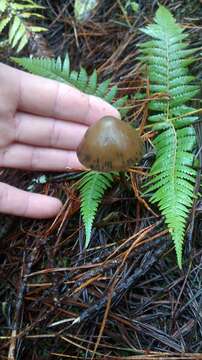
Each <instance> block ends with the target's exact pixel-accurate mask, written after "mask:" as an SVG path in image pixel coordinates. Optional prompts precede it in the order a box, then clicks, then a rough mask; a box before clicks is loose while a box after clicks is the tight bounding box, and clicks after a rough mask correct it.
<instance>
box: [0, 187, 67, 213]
mask: <svg viewBox="0 0 202 360" xmlns="http://www.w3.org/2000/svg"><path fill="white" fill-rule="evenodd" d="M61 206H62V203H61V202H60V201H59V200H58V199H56V198H53V197H50V196H46V195H39V194H34V193H28V192H26V191H23V190H19V189H16V188H14V187H13V186H10V185H7V184H4V183H0V212H1V213H4V214H12V215H18V216H25V217H30V218H35V219H36V218H38V219H43V218H44V219H45V218H50V217H52V216H55V215H56V214H57V213H58V212H59V210H60V208H61Z"/></svg>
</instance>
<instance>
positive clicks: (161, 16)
mask: <svg viewBox="0 0 202 360" xmlns="http://www.w3.org/2000/svg"><path fill="white" fill-rule="evenodd" d="M154 21H155V23H154V24H151V25H149V26H147V27H146V28H145V29H142V31H143V32H144V33H146V34H147V35H148V36H150V37H152V38H153V40H150V41H147V42H145V43H144V44H142V45H141V46H140V48H141V53H142V54H143V56H142V58H143V57H144V60H145V62H146V64H147V65H148V77H149V82H150V92H151V95H154V94H155V93H163V94H165V95H166V96H165V99H162V98H161V99H160V100H155V101H151V102H150V104H149V110H150V111H151V115H150V116H149V118H148V120H149V121H150V122H151V124H153V127H152V129H153V130H154V131H158V134H157V136H156V137H155V139H154V141H153V144H154V146H155V149H156V160H155V162H154V164H153V166H152V168H151V170H150V176H151V180H149V181H148V183H147V184H146V187H147V190H146V193H149V194H151V198H150V200H151V202H153V203H157V204H158V206H159V209H160V211H161V213H162V214H163V215H164V217H165V223H166V224H167V226H168V229H169V232H170V234H171V237H172V239H173V241H174V244H175V250H176V254H177V262H178V265H179V267H180V268H181V267H182V250H183V241H184V236H185V231H186V225H187V219H188V216H189V212H190V209H191V207H192V204H193V200H194V197H195V195H194V189H195V182H196V175H197V173H196V170H195V169H194V168H193V160H194V148H195V146H196V135H195V130H194V127H193V126H192V125H193V124H194V122H195V121H197V119H198V117H197V116H193V113H194V112H195V110H194V109H193V108H192V107H189V106H187V104H186V103H187V102H189V101H190V100H191V99H192V98H193V97H194V96H195V95H196V94H197V92H198V87H197V86H196V85H195V84H193V83H192V82H193V80H194V78H193V77H192V76H190V74H189V71H188V65H189V64H191V63H192V62H193V59H192V57H191V55H192V54H193V53H194V52H195V49H194V50H193V49H187V48H186V47H187V44H186V43H183V40H184V39H186V38H187V34H185V33H184V32H183V29H182V28H181V27H180V26H179V25H178V24H177V23H176V21H175V19H174V18H173V16H172V15H171V13H170V12H169V11H168V10H167V9H166V8H165V7H163V6H160V7H159V9H158V10H157V13H156V16H155V19H154Z"/></svg>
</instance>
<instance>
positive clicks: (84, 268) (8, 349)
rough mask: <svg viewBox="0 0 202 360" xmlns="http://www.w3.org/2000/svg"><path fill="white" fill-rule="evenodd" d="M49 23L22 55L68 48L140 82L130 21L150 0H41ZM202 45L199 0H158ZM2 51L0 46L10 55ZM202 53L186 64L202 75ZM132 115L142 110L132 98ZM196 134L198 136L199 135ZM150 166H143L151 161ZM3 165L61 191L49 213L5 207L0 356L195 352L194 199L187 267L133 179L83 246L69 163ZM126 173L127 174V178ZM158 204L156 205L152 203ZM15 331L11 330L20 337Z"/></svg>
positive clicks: (144, 20) (87, 62) (115, 192)
mask: <svg viewBox="0 0 202 360" xmlns="http://www.w3.org/2000/svg"><path fill="white" fill-rule="evenodd" d="M38 3H40V4H43V5H44V6H45V7H46V11H44V14H45V16H46V18H45V20H43V24H44V25H46V26H47V24H48V33H47V34H46V37H45V38H43V37H42V36H41V35H37V36H35V37H34V38H33V39H32V40H31V41H30V44H29V47H28V50H27V51H26V53H25V55H30V54H31V55H33V56H44V55H45V56H46V55H47V56H64V55H65V53H66V52H68V54H69V56H70V59H71V66H72V69H75V70H76V69H78V68H79V67H80V66H83V67H84V68H86V70H87V71H88V72H89V73H91V72H92V70H93V69H95V68H96V69H97V71H98V75H99V80H100V81H102V80H104V79H106V78H112V83H113V84H116V85H118V87H119V89H120V93H121V95H123V94H131V93H135V92H136V91H137V89H138V88H139V87H140V86H141V75H140V66H139V63H138V60H137V56H138V47H137V44H138V43H140V42H142V41H143V40H144V39H145V35H144V34H143V33H141V32H140V31H139V30H138V29H139V28H141V27H143V26H145V25H146V24H148V23H149V22H151V21H152V19H153V16H154V13H155V11H156V9H157V7H158V5H157V1H155V0H154V1H151V0H150V1H144V0H143V1H141V0H140V1H139V5H140V8H139V11H138V12H136V13H134V12H132V11H131V10H128V12H127V11H124V8H123V6H122V5H123V4H122V3H123V1H119V0H113V1H108V0H104V1H100V5H99V6H98V7H97V9H96V11H95V13H94V14H93V16H92V17H91V18H90V19H89V20H87V21H85V22H83V23H78V22H76V21H75V19H74V16H73V6H72V4H71V1H65V0H57V1H50V0H38ZM160 3H161V4H164V5H166V6H167V7H168V8H170V10H171V11H172V13H173V15H174V16H175V18H176V19H177V21H178V22H180V23H181V24H182V25H183V26H184V27H185V28H186V30H187V31H188V32H189V33H190V43H191V46H193V47H199V46H200V47H201V40H202V31H201V29H202V24H201V19H202V8H201V1H199V0H192V1H188V0H187V1H181V0H177V1H166V0H164V1H160ZM6 56H7V54H6V53H5V54H3V55H2V54H1V58H2V60H3V61H6ZM199 63H200V61H196V62H195V63H194V65H193V66H192V72H193V73H194V74H195V75H196V76H197V77H198V79H201V77H202V68H201V67H200V64H199ZM133 105H134V106H133V107H132V110H131V113H130V118H131V119H135V118H136V119H137V122H139V121H140V120H141V117H142V116H143V112H142V111H140V109H139V108H138V107H137V106H136V104H135V103H134V102H133ZM199 142H200V139H199ZM147 166H148V164H147ZM43 175H44V174H43V173H31V172H20V171H17V170H10V169H6V170H2V171H1V181H5V182H7V183H9V184H12V185H15V186H17V187H19V188H23V189H27V188H28V187H29V188H30V187H32V190H34V191H36V192H40V193H46V194H51V195H54V196H56V197H59V198H60V199H61V200H62V201H63V203H64V207H63V210H62V212H61V213H60V216H58V217H57V218H56V219H55V220H45V221H40V220H29V219H19V218H15V217H11V216H4V215H2V216H1V219H0V222H1V229H0V241H1V249H0V277H1V283H0V300H1V308H0V359H10V360H14V359H16V360H22V359H24V360H26V359H29V360H46V359H60V360H61V359H63V358H64V359H93V358H94V359H109V360H110V359H122V360H123V359H125V360H129V359H131V360H132V359H134V360H136V359H137V360H138V359H173V360H174V359H202V247H201V234H202V222H201V215H200V208H201V207H200V201H198V202H196V204H195V206H194V208H193V210H192V214H191V217H190V222H189V224H188V231H187V236H186V241H185V246H184V259H185V260H184V267H183V271H180V270H179V269H178V267H177V265H176V258H175V251H174V249H173V244H172V243H171V241H170V237H169V234H168V232H167V229H166V227H165V224H164V222H163V219H162V218H161V217H160V216H158V217H157V216H156V215H155V213H154V212H151V211H150V209H149V208H147V207H145V206H144V204H143V203H142V202H141V201H140V199H137V197H136V196H135V194H136V193H137V191H138V186H139V183H141V176H140V178H139V177H137V178H135V176H134V175H133V174H131V178H130V177H128V181H126V180H123V181H121V183H115V185H114V187H113V189H111V190H110V191H109V192H107V193H106V196H105V198H104V201H103V203H102V205H101V206H100V208H99V210H98V213H97V216H96V221H95V224H94V228H93V234H92V240H91V244H90V247H89V248H88V249H87V250H86V251H84V250H83V243H84V228H83V224H82V221H81V217H80V213H79V198H78V194H77V193H76V192H75V191H73V190H72V184H74V182H75V181H76V179H77V177H76V176H77V175H78V174H75V173H68V174H67V173H64V174H55V173H54V174H45V175H46V182H45V183H44V184H41V183H40V179H41V176H43ZM131 180H132V181H131ZM153 210H154V211H155V212H157V214H158V210H157V209H156V208H155V209H153ZM16 335H17V336H16Z"/></svg>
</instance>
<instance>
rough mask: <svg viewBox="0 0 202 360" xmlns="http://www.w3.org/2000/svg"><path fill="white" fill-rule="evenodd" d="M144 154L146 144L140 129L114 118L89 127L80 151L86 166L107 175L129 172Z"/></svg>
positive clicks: (80, 158)
mask: <svg viewBox="0 0 202 360" xmlns="http://www.w3.org/2000/svg"><path fill="white" fill-rule="evenodd" d="M143 154H144V142H143V140H142V138H141V136H140V134H139V132H138V130H136V129H134V128H132V127H131V126H130V125H128V124H127V123H126V122H124V121H122V120H119V119H117V118H115V117H112V116H105V117H103V118H101V119H100V120H99V121H97V122H96V123H95V124H93V125H92V126H90V127H89V128H88V130H87V131H86V134H85V136H84V138H83V140H82V141H81V143H80V145H79V147H78V149H77V156H78V159H79V161H80V162H81V163H82V164H83V165H84V166H85V167H87V168H90V169H92V170H97V171H104V172H105V171H106V172H107V171H126V170H127V169H128V168H129V167H131V166H133V165H134V164H135V163H137V162H138V161H140V159H141V158H142V156H143Z"/></svg>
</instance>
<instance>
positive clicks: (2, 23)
mask: <svg viewBox="0 0 202 360" xmlns="http://www.w3.org/2000/svg"><path fill="white" fill-rule="evenodd" d="M9 21H10V18H9V17H6V18H4V19H2V20H1V21H0V32H2V31H3V29H4V28H5V27H6V25H8V23H9Z"/></svg>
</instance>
